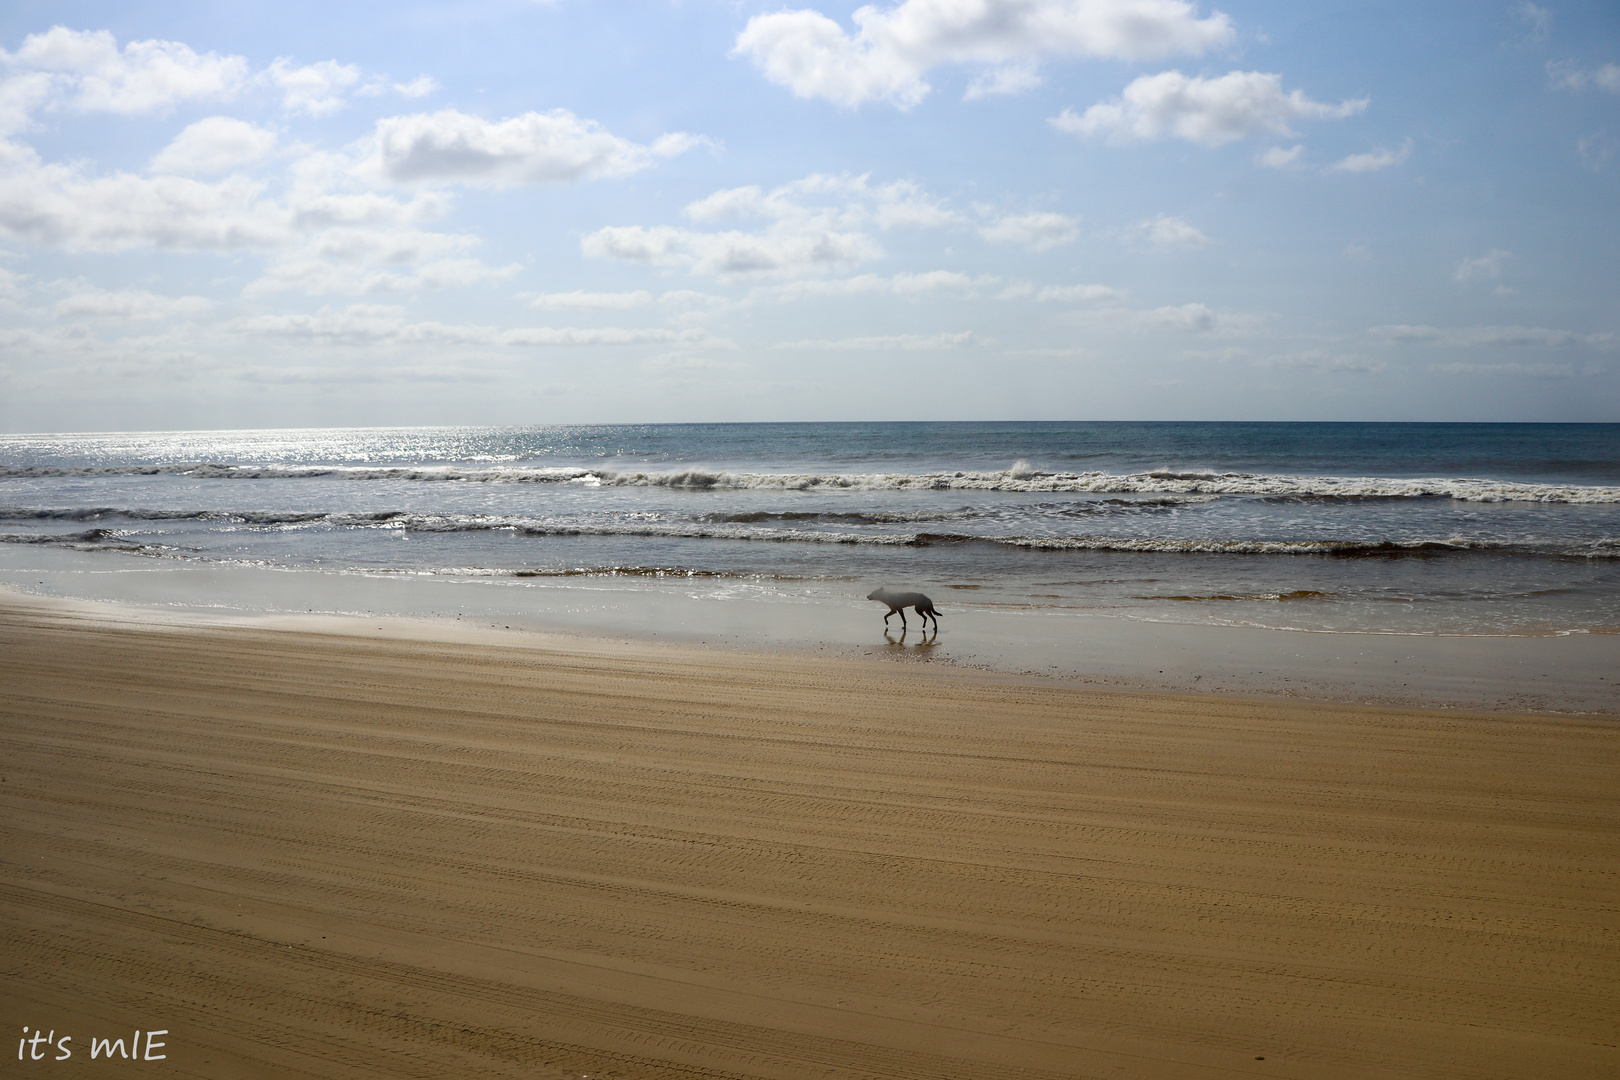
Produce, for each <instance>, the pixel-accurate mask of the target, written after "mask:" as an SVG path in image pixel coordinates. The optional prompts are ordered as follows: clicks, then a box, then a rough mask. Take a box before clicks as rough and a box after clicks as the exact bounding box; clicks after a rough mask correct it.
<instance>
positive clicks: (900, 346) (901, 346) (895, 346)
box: [776, 330, 990, 352]
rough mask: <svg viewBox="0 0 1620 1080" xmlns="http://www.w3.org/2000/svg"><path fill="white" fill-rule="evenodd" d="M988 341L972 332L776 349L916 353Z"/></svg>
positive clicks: (821, 342)
mask: <svg viewBox="0 0 1620 1080" xmlns="http://www.w3.org/2000/svg"><path fill="white" fill-rule="evenodd" d="M989 343H990V339H989V338H984V337H980V336H979V335H978V334H975V333H974V332H973V331H971V330H963V331H960V332H958V333H954V334H953V333H945V334H884V335H880V336H877V337H850V338H836V339H832V340H817V341H783V342H779V343H777V346H776V347H777V348H778V349H829V350H833V351H837V352H848V351H851V350H866V349H878V350H902V351H907V352H916V351H922V350H926V349H959V348H962V347H964V346H968V345H985V344H989Z"/></svg>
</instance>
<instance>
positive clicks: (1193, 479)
mask: <svg viewBox="0 0 1620 1080" xmlns="http://www.w3.org/2000/svg"><path fill="white" fill-rule="evenodd" d="M119 475H124V476H156V475H177V476H188V477H194V478H199V479H218V480H295V479H340V480H371V481H407V482H445V483H448V482H461V483H484V484H574V485H579V486H584V487H649V488H668V489H675V490H686V491H710V490H726V491H741V490H758V491H821V490H825V491H1005V492H1052V493H1057V492H1062V493H1070V494H1097V495H1137V494H1141V495H1186V496H1220V495H1244V496H1264V497H1272V498H1278V497H1281V498H1297V499H1456V500H1460V501H1464V502H1482V503H1491V502H1539V503H1598V504H1620V487H1600V486H1584V485H1579V484H1528V483H1515V482H1512V481H1505V480H1485V479H1468V478H1446V477H1440V478H1431V479H1382V478H1377V477H1355V476H1291V475H1280V474H1267V473H1236V472H1173V471H1152V472H1140V473H1126V474H1116V473H1103V472H1079V473H1069V472H1039V471H1036V470H1034V469H1032V468H1030V467H1029V466H1028V465H1027V464H1025V463H1023V462H1019V463H1018V464H1017V465H1015V466H1014V467H1013V468H1011V469H1006V470H1001V471H995V472H967V471H962V472H932V473H764V472H732V471H726V470H706V469H678V470H670V471H665V472H653V471H646V472H613V471H610V470H603V469H585V468H574V467H543V468H542V467H528V466H498V467H491V468H467V467H465V466H460V465H444V466H416V467H382V468H379V467H376V466H369V465H319V466H317V465H220V464H212V463H198V464H187V465H150V466H149V465H125V466H72V467H67V466H50V465H45V466H12V467H7V468H3V469H0V480H3V479H8V478H13V479H15V478H30V477H67V476H119Z"/></svg>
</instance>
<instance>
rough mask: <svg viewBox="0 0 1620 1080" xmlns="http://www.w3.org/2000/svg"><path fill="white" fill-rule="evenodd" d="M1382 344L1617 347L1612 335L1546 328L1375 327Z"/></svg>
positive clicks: (1373, 330)
mask: <svg viewBox="0 0 1620 1080" xmlns="http://www.w3.org/2000/svg"><path fill="white" fill-rule="evenodd" d="M1367 333H1369V334H1371V335H1372V336H1373V337H1375V338H1379V339H1381V340H1383V341H1390V342H1402V343H1421V344H1430V345H1443V346H1447V347H1449V348H1458V349H1472V348H1488V347H1492V346H1530V347H1535V346H1540V347H1561V346H1570V345H1586V346H1590V347H1594V348H1608V347H1612V346H1613V345H1614V344H1615V336H1614V335H1613V334H1610V333H1596V334H1577V333H1575V332H1573V331H1570V330H1551V329H1548V328H1547V327H1544V326H1460V327H1440V326H1408V325H1392V326H1374V327H1372V328H1371V329H1369V330H1368V331H1367Z"/></svg>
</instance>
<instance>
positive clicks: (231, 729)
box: [0, 602, 1620, 1080]
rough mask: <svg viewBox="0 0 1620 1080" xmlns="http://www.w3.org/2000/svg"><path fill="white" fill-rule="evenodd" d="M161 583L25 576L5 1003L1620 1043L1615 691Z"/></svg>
mask: <svg viewBox="0 0 1620 1080" xmlns="http://www.w3.org/2000/svg"><path fill="white" fill-rule="evenodd" d="M125 614H127V612H125V611H124V610H123V609H108V608H105V607H100V606H85V605H77V606H75V605H61V604H38V603H36V604H27V603H16V602H8V603H5V604H0V680H3V685H4V686H5V687H6V688H7V692H6V694H5V695H4V697H3V699H0V749H3V751H4V753H5V764H4V766H3V767H0V778H3V782H0V837H3V843H0V863H3V864H4V881H5V882H6V884H5V885H4V886H3V887H0V950H3V952H0V955H3V956H4V957H5V958H6V961H7V966H8V968H9V969H11V970H13V971H15V972H16V973H17V977H16V978H13V979H9V980H7V981H6V984H5V985H4V986H3V987H0V1012H3V1013H4V1014H5V1015H6V1016H8V1017H10V1018H11V1019H12V1020H13V1021H14V1024H15V1025H17V1026H20V1025H23V1024H29V1025H38V1026H41V1027H45V1028H49V1029H51V1030H54V1031H56V1032H58V1033H61V1032H68V1033H71V1034H72V1035H73V1036H75V1040H76V1041H75V1043H74V1045H75V1046H76V1047H78V1048H80V1049H81V1054H80V1055H78V1056H76V1058H75V1060H74V1061H72V1062H68V1063H66V1064H65V1065H64V1066H61V1067H57V1068H55V1069H53V1071H61V1072H62V1074H63V1075H79V1074H82V1075H90V1074H91V1073H93V1072H94V1071H95V1065H92V1064H90V1063H88V1062H86V1061H84V1060H82V1058H83V1053H82V1051H83V1050H84V1049H87V1048H88V1039H89V1037H100V1036H106V1035H107V1034H109V1033H110V1032H113V1031H118V1030H125V1031H132V1030H135V1029H140V1030H149V1029H162V1030H163V1031H164V1032H165V1034H164V1035H163V1039H164V1041H165V1043H166V1047H165V1051H166V1053H167V1054H169V1055H171V1057H170V1062H171V1065H170V1066H169V1067H170V1068H172V1070H173V1072H172V1073H171V1074H172V1075H191V1076H206V1077H209V1078H210V1080H237V1078H241V1080H248V1078H250V1077H254V1078H256V1077H262V1076H265V1075H292V1076H304V1077H331V1078H333V1080H338V1078H343V1080H348V1078H350V1077H363V1076H375V1077H385V1076H386V1077H394V1076H430V1075H478V1076H489V1077H512V1078H513V1080H516V1078H517V1077H525V1078H535V1077H539V1078H541V1080H563V1078H564V1077H569V1076H571V1077H574V1078H575V1080H577V1078H578V1077H579V1076H581V1075H587V1074H588V1075H590V1076H593V1077H594V1076H598V1075H617V1076H619V1077H621V1078H622V1080H675V1078H677V1077H686V1078H692V1077H715V1078H717V1080H718V1078H729V1080H739V1078H744V1077H750V1078H752V1077H758V1078H764V1077H770V1078H774V1080H798V1078H801V1077H803V1078H810V1077H825V1076H828V1075H836V1076H841V1077H848V1078H855V1080H877V1078H880V1077H881V1078H884V1080H895V1078H904V1080H982V1078H983V1077H986V1076H1000V1077H1008V1078H1014V1080H1057V1078H1059V1077H1083V1076H1099V1075H1101V1076H1118V1077H1123V1078H1126V1080H1163V1078H1167V1077H1168V1078H1173V1080H1179V1078H1190V1080H1191V1078H1197V1080H1203V1078H1207V1080H1215V1078H1217V1077H1231V1076H1255V1077H1260V1076H1274V1077H1290V1078H1295V1080H1349V1078H1351V1077H1360V1076H1368V1075H1379V1076H1401V1077H1422V1078H1434V1080H1440V1078H1445V1080H1452V1078H1454V1077H1457V1076H1468V1077H1474V1078H1488V1080H1495V1078H1498V1077H1499V1078H1502V1080H1507V1078H1509V1077H1519V1076H1525V1075H1567V1076H1575V1075H1601V1074H1605V1073H1606V1072H1608V1071H1611V1070H1613V1069H1614V1068H1616V1067H1617V1066H1620V1049H1617V1048H1616V1047H1615V1046H1614V1045H1613V1030H1612V1015H1611V1014H1612V1003H1613V1000H1614V995H1615V993H1616V992H1617V989H1620V936H1617V935H1616V932H1615V929H1614V926H1613V921H1612V913H1613V910H1614V907H1615V904H1616V902H1617V900H1620V861H1617V859H1616V856H1615V853H1614V845H1613V840H1614V837H1615V835H1616V834H1617V833H1620V794H1617V793H1616V792H1615V790H1614V787H1613V784H1612V778H1613V775H1614V773H1615V770H1616V769H1617V768H1620V726H1617V725H1615V724H1613V723H1611V722H1609V720H1608V719H1607V718H1593V717H1574V716H1549V715H1539V716H1526V715H1514V714H1507V713H1501V712H1458V711H1440V710H1433V709H1410V708H1397V707H1391V706H1383V707H1372V706H1366V705H1352V704H1333V703H1327V702H1319V701H1299V700H1288V699H1286V698H1277V697H1273V698H1256V697H1240V696H1237V695H1230V694H1209V693H1201V694H1185V693H1169V692H1141V691H1127V690H1119V689H1099V688H1093V687H1084V686H1076V685H1074V684H1072V683H1069V682H1066V681H1063V680H1058V679H1053V678H1036V679H1031V678H1027V677H1020V676H1009V675H1006V674H1000V673H987V672H983V671H977V670H958V669H954V668H951V667H949V666H947V665H939V664H932V663H926V664H907V663H880V662H875V661H874V660H873V659H872V658H871V657H860V656H855V657H846V656H833V655H817V654H813V653H809V652H792V651H783V652H776V653H762V652H755V653H748V652H745V651H743V650H741V649H732V648H715V647H709V648H690V647H687V646H686V645H676V644H663V643H653V644H649V643H644V642H640V641H624V640H614V639H610V638H584V637H580V636H578V635H573V636H557V637H554V638H550V639H544V638H541V637H539V636H537V635H531V634H526V633H520V632H518V631H516V630H514V631H512V632H510V634H509V633H508V632H507V631H505V630H504V629H501V630H498V631H497V630H492V629H488V628H485V627H470V626H468V627H461V628H457V629H456V630H455V631H454V635H453V636H455V637H457V638H458V640H446V638H447V637H450V636H452V634H451V633H450V632H449V628H447V627H444V626H442V625H438V624H426V625H424V624H415V623H406V622H402V621H389V620H377V621H375V622H371V623H361V622H359V621H358V620H344V621H341V622H337V621H330V620H325V619H322V620H317V621H315V622H308V621H305V622H303V623H301V624H300V625H297V626H295V625H294V623H295V622H297V620H291V621H289V622H288V623H287V624H285V625H281V626H274V625H269V624H267V623H266V622H265V621H264V620H249V621H244V620H226V621H223V622H219V623H215V624H213V625H201V624H199V623H198V622H197V621H196V620H192V621H185V620H169V621H163V620H158V619H151V620H147V621H144V622H131V621H129V620H128V619H126V618H124V617H123V616H124V615H125ZM378 626H381V627H382V631H381V632H379V631H378V630H376V629H375V627H378ZM316 627H322V628H324V629H321V630H317V629H316ZM368 627H371V628H372V629H368ZM339 629H341V630H342V631H343V632H333V631H334V630H339ZM435 631H436V632H435ZM413 635H415V636H413ZM96 1064H97V1065H99V1063H96ZM155 1075H156V1074H155Z"/></svg>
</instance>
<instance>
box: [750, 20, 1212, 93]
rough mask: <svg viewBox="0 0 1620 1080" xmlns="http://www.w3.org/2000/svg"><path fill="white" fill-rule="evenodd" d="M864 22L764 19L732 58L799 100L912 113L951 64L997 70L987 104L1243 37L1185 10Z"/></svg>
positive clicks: (988, 81) (984, 84)
mask: <svg viewBox="0 0 1620 1080" xmlns="http://www.w3.org/2000/svg"><path fill="white" fill-rule="evenodd" d="M854 21H855V24H856V27H857V29H856V32H855V34H854V35H853V36H851V35H850V34H848V33H846V32H845V31H844V29H843V27H841V26H839V25H838V23H836V22H834V21H833V20H832V19H829V18H827V17H826V16H825V15H822V14H821V13H820V12H817V11H811V10H797V11H781V12H776V13H774V14H769V15H756V16H754V17H753V18H751V19H749V20H748V25H747V26H745V27H744V28H743V31H742V33H740V34H738V35H737V43H736V48H735V49H734V50H733V54H734V55H742V56H747V57H749V58H750V59H751V60H752V61H753V62H754V64H755V66H756V67H758V68H759V70H760V71H761V72H762V73H763V74H764V75H765V77H766V78H767V79H769V80H770V81H771V82H774V83H776V84H778V85H780V86H785V87H787V88H788V89H790V90H792V91H793V93H794V94H796V95H798V96H799V97H819V98H826V99H827V100H829V101H833V102H836V103H838V104H840V105H846V106H854V105H859V104H861V103H862V102H865V101H873V100H887V101H890V102H892V103H893V104H895V105H897V106H898V107H900V108H902V109H906V108H910V107H912V106H913V105H915V104H917V102H919V101H921V100H922V99H923V97H924V96H925V95H927V93H928V91H929V89H930V87H929V85H928V84H927V83H926V82H924V81H923V76H924V74H926V73H927V72H928V70H929V69H931V68H934V67H937V66H939V65H941V64H970V65H977V66H981V67H986V68H991V69H993V70H992V71H991V72H989V73H988V74H987V75H982V76H981V77H980V79H979V80H976V82H975V86H976V87H978V93H977V94H975V93H974V91H973V90H972V89H970V91H969V96H983V94H985V93H994V92H1016V91H1017V90H1019V89H1024V88H1027V87H1028V86H1030V85H1033V84H1034V83H1033V80H1034V79H1035V78H1036V76H1035V65H1036V64H1037V63H1038V62H1039V61H1040V60H1041V59H1042V58H1043V57H1048V56H1053V57H1083V56H1092V57H1106V58H1110V59H1121V60H1151V59H1155V58H1158V57H1163V56H1170V55H1176V54H1191V55H1200V54H1202V53H1204V52H1206V51H1208V50H1210V49H1212V48H1217V47H1220V46H1222V45H1225V44H1227V43H1228V42H1230V41H1231V40H1232V39H1233V37H1234V32H1233V29H1232V24H1231V20H1230V19H1228V18H1227V17H1226V16H1225V15H1223V14H1220V13H1219V12H1217V13H1215V14H1213V15H1210V16H1209V17H1208V18H1203V19H1200V18H1199V17H1198V14H1197V9H1196V8H1195V7H1194V6H1193V5H1192V4H1191V3H1186V2H1183V0H903V2H902V3H900V4H897V5H896V6H894V7H892V8H889V9H888V10H886V11H882V10H879V9H878V8H877V7H875V6H871V5H868V6H866V7H862V8H860V9H859V10H857V11H856V12H855V15H854Z"/></svg>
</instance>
